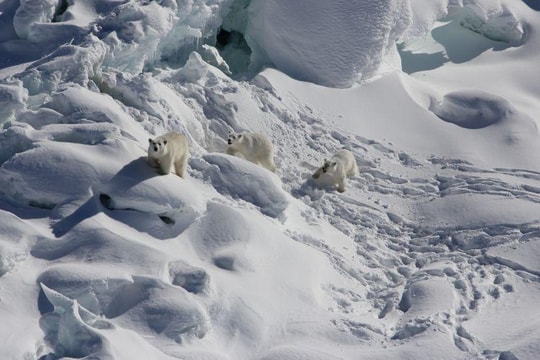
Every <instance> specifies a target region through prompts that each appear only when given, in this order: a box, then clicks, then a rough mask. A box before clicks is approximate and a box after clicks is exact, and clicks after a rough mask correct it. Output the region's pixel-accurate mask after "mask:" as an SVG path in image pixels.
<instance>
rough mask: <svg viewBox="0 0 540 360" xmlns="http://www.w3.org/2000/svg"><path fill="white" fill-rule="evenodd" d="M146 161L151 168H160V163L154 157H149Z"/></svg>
mask: <svg viewBox="0 0 540 360" xmlns="http://www.w3.org/2000/svg"><path fill="white" fill-rule="evenodd" d="M146 160H147V161H148V164H149V165H150V166H151V167H153V168H157V167H159V161H157V159H154V158H152V157H147V158H146Z"/></svg>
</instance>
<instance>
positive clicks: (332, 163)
mask: <svg viewBox="0 0 540 360" xmlns="http://www.w3.org/2000/svg"><path fill="white" fill-rule="evenodd" d="M359 173H360V172H359V171H358V165H357V164H356V160H355V159H354V155H353V153H352V152H350V151H349V150H346V149H342V150H339V151H338V152H337V153H335V154H334V155H333V156H332V157H331V158H330V159H329V160H324V164H323V166H321V167H320V168H318V169H317V171H315V173H314V174H313V175H312V178H313V179H315V180H318V181H320V182H322V183H324V184H327V185H332V186H336V185H337V191H339V192H344V191H345V186H346V185H347V177H349V176H357V175H358V174H359Z"/></svg>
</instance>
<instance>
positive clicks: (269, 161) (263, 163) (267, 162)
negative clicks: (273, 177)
mask: <svg viewBox="0 0 540 360" xmlns="http://www.w3.org/2000/svg"><path fill="white" fill-rule="evenodd" d="M255 163H256V164H260V165H261V166H262V167H265V168H267V169H268V170H270V171H272V172H275V171H276V165H274V161H273V160H272V159H271V158H265V159H261V160H260V161H257V162H255Z"/></svg>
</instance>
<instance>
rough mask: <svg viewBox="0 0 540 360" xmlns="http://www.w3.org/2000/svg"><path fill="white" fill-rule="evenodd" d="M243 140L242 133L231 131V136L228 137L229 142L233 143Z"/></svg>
mask: <svg viewBox="0 0 540 360" xmlns="http://www.w3.org/2000/svg"><path fill="white" fill-rule="evenodd" d="M241 140H242V134H237V133H235V132H232V131H230V132H229V138H228V139H227V144H229V145H232V144H236V143H238V142H239V141H241Z"/></svg>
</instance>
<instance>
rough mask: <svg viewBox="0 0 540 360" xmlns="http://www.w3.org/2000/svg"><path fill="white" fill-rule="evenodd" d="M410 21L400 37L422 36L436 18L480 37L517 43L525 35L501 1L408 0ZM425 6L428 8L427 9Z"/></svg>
mask: <svg viewBox="0 0 540 360" xmlns="http://www.w3.org/2000/svg"><path fill="white" fill-rule="evenodd" d="M411 8H412V24H411V26H409V27H408V29H407V30H406V32H405V35H404V38H405V39H411V38H414V37H419V36H422V35H424V34H426V33H428V32H429V31H431V30H432V28H433V25H434V24H435V22H436V21H448V20H450V21H455V22H457V23H459V25H460V26H462V27H464V28H466V29H469V30H472V31H474V32H476V33H479V34H481V35H483V36H484V37H486V38H488V39H491V40H494V41H501V42H506V43H509V44H510V45H513V46H517V45H520V44H521V43H523V41H524V38H525V26H524V24H523V21H522V20H521V19H520V18H519V17H518V16H517V15H516V13H515V12H514V11H513V10H512V7H511V6H509V5H507V4H506V3H504V4H503V2H502V1H501V0H469V1H463V0H455V1H446V0H438V1H426V0H421V1H412V2H411ZM428 9H429V10H428Z"/></svg>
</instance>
